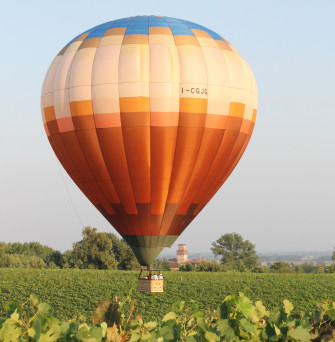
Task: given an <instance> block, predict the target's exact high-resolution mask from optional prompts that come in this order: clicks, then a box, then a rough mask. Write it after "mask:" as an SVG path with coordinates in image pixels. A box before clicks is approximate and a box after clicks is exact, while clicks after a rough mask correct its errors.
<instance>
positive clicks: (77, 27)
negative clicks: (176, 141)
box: [0, 0, 335, 255]
mask: <svg viewBox="0 0 335 342" xmlns="http://www.w3.org/2000/svg"><path fill="white" fill-rule="evenodd" d="M0 13H1V14H0V16H1V20H0V29H1V32H2V39H1V40H2V44H1V50H2V53H1V54H0V65H1V66H2V67H1V72H0V75H1V76H0V103H1V111H0V116H1V123H2V125H1V127H2V129H1V134H0V158H1V164H0V204H1V206H0V208H1V209H0V220H1V228H0V241H6V242H14V241H19V242H29V241H38V242H40V243H42V244H45V245H48V246H51V247H53V248H55V249H59V250H62V251H64V250H67V249H70V248H71V247H72V243H73V242H75V241H78V240H80V237H81V231H82V228H83V227H84V226H93V227H97V228H98V230H99V231H110V232H115V231H114V229H113V227H111V226H110V224H109V223H108V222H107V221H106V220H105V219H104V218H103V217H102V215H101V214H100V213H99V212H98V211H97V210H96V209H95V208H94V206H93V205H92V204H91V203H90V202H89V201H88V200H87V199H86V197H85V196H84V195H83V194H82V193H81V192H80V190H78V189H77V187H76V185H75V184H74V183H73V182H72V180H71V179H70V178H69V177H68V176H67V174H66V172H65V171H64V170H63V169H62V166H61V165H60V163H59V162H58V160H57V158H56V157H55V155H54V153H53V151H52V149H51V147H50V145H49V142H48V140H47V137H46V134H45V132H44V129H43V124H42V119H41V113H40V92H41V87H42V82H43V79H44V76H45V73H46V71H47V69H48V67H49V65H50V63H51V62H52V60H53V58H54V57H55V56H56V54H57V53H58V51H59V50H60V49H61V48H62V47H63V46H64V45H65V44H66V43H67V42H68V41H70V40H71V39H72V38H73V37H75V36H76V35H78V34H80V33H81V32H83V31H85V30H87V29H88V28H90V27H93V26H96V25H98V24H101V23H103V22H106V21H111V20H115V19H118V18H123V17H129V16H134V15H143V14H154V15H165V16H170V17H176V18H180V19H185V20H189V21H193V22H196V23H198V24H201V25H203V26H205V27H208V28H210V29H212V30H213V31H215V32H217V33H219V34H220V35H222V36H223V37H224V38H226V39H227V40H228V41H229V42H230V43H231V44H232V45H233V46H234V47H235V48H236V49H237V50H238V51H239V52H240V54H241V55H242V57H243V58H244V59H245V60H246V61H247V63H248V64H249V65H250V67H251V69H252V70H253V72H254V75H255V78H256V82H257V86H258V103H259V105H258V116H257V121H256V125H255V129H254V133H253V136H252V138H251V141H250V143H249V145H248V147H247V149H246V151H245V153H244V155H243V157H242V159H241V160H240V162H239V164H238V165H237V167H236V169H235V170H234V172H233V173H232V174H231V176H230V177H229V179H228V180H227V181H226V183H225V184H224V185H223V186H222V188H221V189H220V190H219V192H218V193H217V194H216V195H215V197H214V198H213V199H212V200H211V201H210V203H208V204H207V206H206V207H205V209H203V210H202V212H201V213H200V214H199V215H198V217H197V218H196V219H195V220H194V221H193V222H192V223H191V225H190V226H189V227H188V228H187V229H186V231H185V232H184V233H183V234H182V235H181V236H180V238H179V239H178V240H177V241H176V243H175V244H174V245H173V246H172V248H171V249H170V250H169V249H167V251H166V252H165V253H168V254H171V252H172V253H174V251H175V250H176V248H177V244H178V243H187V245H188V250H189V252H191V253H196V252H208V251H209V250H210V247H211V243H212V242H213V241H215V240H216V239H218V238H219V236H220V235H222V234H225V233H232V232H237V233H239V234H241V235H242V236H243V238H245V239H248V240H249V241H251V242H252V243H254V244H255V245H256V249H257V251H258V252H261V253H276V252H285V253H287V252H299V251H331V250H333V248H334V246H335V210H334V204H335V131H334V129H335V110H334V108H335V106H334V99H335V94H334V89H335V87H334V80H335V64H334V61H335V44H334V34H335V23H334V14H335V2H333V1H331V0H329V1H309V0H305V1H295V0H282V1H268V0H264V1H258V0H255V1H250V0H245V1H242V0H231V1H224V0H210V1H198V0H193V1H189V0H179V1H176V0H169V1H157V0H155V1H146V0H142V1H135V0H128V1H112V0H109V1H105V0H99V1H95V2H93V1H86V0H81V1H74V0H72V1H71V0H67V1H65V0H58V1H40V0H36V1H34V0H33V1H29V2H28V1H23V0H22V1H15V0H13V1H6V0H2V1H0ZM163 255H164V253H163Z"/></svg>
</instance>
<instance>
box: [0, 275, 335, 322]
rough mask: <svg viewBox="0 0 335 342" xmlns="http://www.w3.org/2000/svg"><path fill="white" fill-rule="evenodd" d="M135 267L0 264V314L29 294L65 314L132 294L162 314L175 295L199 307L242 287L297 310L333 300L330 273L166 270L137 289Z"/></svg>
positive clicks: (146, 312) (153, 314)
mask: <svg viewBox="0 0 335 342" xmlns="http://www.w3.org/2000/svg"><path fill="white" fill-rule="evenodd" d="M137 275H138V273H137V272H129V271H96V270H73V269H63V270H59V269H44V270H36V269H0V293H1V296H0V307H1V311H0V316H4V314H5V312H4V305H5V303H7V302H8V301H9V300H12V299H14V298H15V299H17V300H19V301H24V300H25V299H26V298H27V297H29V295H30V294H34V295H36V296H37V297H38V298H39V299H40V301H43V302H47V303H49V304H50V305H51V307H52V314H53V315H55V316H56V317H58V318H60V319H69V318H71V317H73V316H74V315H76V314H78V313H81V314H83V315H85V316H87V317H92V316H93V313H94V310H95V308H96V307H97V305H98V302H99V301H101V300H103V301H109V300H113V299H114V298H115V296H117V297H118V298H119V299H120V300H121V301H125V300H126V299H127V297H128V298H129V297H130V298H131V299H133V300H136V313H139V314H142V315H143V317H144V318H145V319H156V318H162V316H163V314H164V313H166V312H168V311H169V310H170V308H171V305H172V304H173V303H175V302H177V301H181V300H184V301H186V302H190V301H191V300H193V299H194V300H196V301H197V303H198V305H199V308H200V309H201V310H207V309H213V308H216V307H217V306H218V305H219V304H220V303H221V302H222V299H223V298H224V297H225V296H227V295H230V294H238V293H239V292H243V293H245V295H246V296H247V297H249V298H250V299H251V300H253V301H257V300H261V301H262V302H263V303H264V305H265V306H266V307H267V308H269V309H273V308H274V307H276V306H279V305H280V304H281V303H282V302H283V300H284V299H289V300H290V301H291V302H292V303H293V305H294V307H295V310H296V311H297V312H300V311H301V310H306V309H307V308H311V309H313V308H315V303H317V302H320V301H322V300H326V299H331V300H335V274H253V273H209V272H207V273H201V272H197V273H193V272H190V273H188V272H183V273H182V272H165V274H164V277H165V278H164V279H165V283H166V288H165V292H164V293H159V294H150V293H140V292H137V290H136V284H137Z"/></svg>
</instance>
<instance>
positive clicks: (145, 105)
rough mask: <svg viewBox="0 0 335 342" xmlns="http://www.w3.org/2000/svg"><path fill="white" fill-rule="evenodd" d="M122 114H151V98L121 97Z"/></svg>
mask: <svg viewBox="0 0 335 342" xmlns="http://www.w3.org/2000/svg"><path fill="white" fill-rule="evenodd" d="M120 112H150V99H149V97H143V96H137V97H120Z"/></svg>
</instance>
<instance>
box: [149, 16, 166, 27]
mask: <svg viewBox="0 0 335 342" xmlns="http://www.w3.org/2000/svg"><path fill="white" fill-rule="evenodd" d="M149 27H169V25H168V23H167V22H166V20H165V19H164V18H162V17H156V16H154V15H151V16H150V17H149Z"/></svg>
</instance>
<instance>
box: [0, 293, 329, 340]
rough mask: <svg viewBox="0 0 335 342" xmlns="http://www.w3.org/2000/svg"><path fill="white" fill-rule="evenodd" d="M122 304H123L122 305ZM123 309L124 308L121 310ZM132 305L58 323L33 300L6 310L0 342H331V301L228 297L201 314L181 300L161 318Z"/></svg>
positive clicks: (104, 307) (103, 307)
mask: <svg viewBox="0 0 335 342" xmlns="http://www.w3.org/2000/svg"><path fill="white" fill-rule="evenodd" d="M124 304H125V305H124ZM127 304H128V305H127ZM134 307H135V306H134V301H131V300H127V301H126V303H120V302H119V301H118V299H117V298H116V299H115V301H114V302H101V303H99V306H98V308H97V309H96V312H95V315H94V317H93V321H92V323H91V322H90V321H87V320H85V319H84V318H83V317H82V316H79V317H77V318H75V319H72V320H70V321H60V320H58V319H57V318H55V317H53V316H52V314H51V313H50V306H49V305H48V304H45V303H39V301H38V300H37V298H35V296H32V295H31V296H30V298H29V299H28V300H27V301H25V302H24V303H22V304H19V302H17V301H11V302H9V303H8V304H7V305H6V309H7V313H6V318H5V319H2V320H1V321H0V341H4V342H7V341H8V342H10V341H27V342H30V341H31V342H33V341H34V342H35V341H36V342H37V341H40V342H53V341H64V342H65V341H85V342H105V341H106V342H112V341H120V342H122V341H134V342H135V341H152V342H154V341H171V342H172V341H185V342H191V341H210V342H211V341H292V342H293V341H301V342H307V341H312V340H313V341H329V340H331V339H332V340H333V338H334V337H335V302H331V301H325V302H323V303H322V304H320V305H319V309H318V310H317V311H306V312H302V313H300V314H292V313H293V305H292V303H291V302H289V301H288V300H284V301H283V302H282V304H281V305H280V306H279V307H277V308H275V309H274V310H273V311H272V312H270V311H268V310H267V309H266V308H265V306H264V305H263V303H262V302H261V301H257V302H255V303H254V302H252V301H251V300H250V299H249V298H247V297H245V296H244V294H243V293H240V294H239V295H230V296H228V297H226V298H225V299H224V301H223V302H222V304H220V306H219V308H218V309H216V310H209V311H206V312H203V311H201V310H199V307H198V305H197V303H196V302H195V301H190V302H188V303H186V302H184V301H181V302H177V303H175V304H173V305H172V311H169V312H168V313H166V314H164V316H163V318H162V319H158V320H155V321H145V320H144V319H143V317H142V316H140V315H137V316H134V315H133V313H134Z"/></svg>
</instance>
